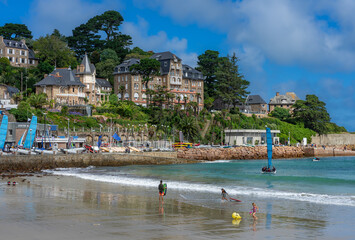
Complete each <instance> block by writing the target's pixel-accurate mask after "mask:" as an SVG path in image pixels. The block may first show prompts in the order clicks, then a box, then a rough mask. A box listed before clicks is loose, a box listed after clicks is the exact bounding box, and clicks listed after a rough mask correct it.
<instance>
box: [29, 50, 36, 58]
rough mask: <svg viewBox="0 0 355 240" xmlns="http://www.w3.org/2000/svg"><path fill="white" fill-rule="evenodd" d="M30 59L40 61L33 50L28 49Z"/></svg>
mask: <svg viewBox="0 0 355 240" xmlns="http://www.w3.org/2000/svg"><path fill="white" fill-rule="evenodd" d="M28 58H29V59H38V58H36V56H35V52H34V51H33V50H32V49H28Z"/></svg>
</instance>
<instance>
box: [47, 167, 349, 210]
mask: <svg viewBox="0 0 355 240" xmlns="http://www.w3.org/2000/svg"><path fill="white" fill-rule="evenodd" d="M91 169H92V167H89V168H86V169H82V168H66V169H55V170H46V172H48V173H52V174H55V175H62V176H72V177H78V178H81V179H85V180H92V181H100V182H107V183H117V184H122V185H129V186H141V187H149V188H156V187H157V181H158V180H157V179H153V178H143V177H134V176H127V174H125V173H123V174H119V173H118V175H108V174H106V175H104V174H102V175H98V174H94V173H91V172H90V170H91ZM168 183H169V190H170V191H171V190H175V191H181V192H210V193H220V189H221V188H222V187H223V188H225V189H228V193H229V194H231V195H238V196H242V195H244V196H254V197H259V198H276V199H286V200H294V201H305V202H311V203H317V204H328V205H342V206H352V207H355V196H351V195H350V196H349V195H327V194H314V193H298V192H286V191H277V190H272V189H261V188H251V187H243V186H225V185H224V186H219V185H216V184H205V183H193V182H184V181H168Z"/></svg>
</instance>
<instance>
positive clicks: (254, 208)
mask: <svg viewBox="0 0 355 240" xmlns="http://www.w3.org/2000/svg"><path fill="white" fill-rule="evenodd" d="M251 205H252V206H253V209H251V214H252V215H253V218H254V220H256V219H258V218H257V217H256V216H255V214H256V212H257V211H258V212H259V207H258V206H256V204H255V203H252V204H251Z"/></svg>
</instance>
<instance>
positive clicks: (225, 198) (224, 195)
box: [221, 188, 228, 201]
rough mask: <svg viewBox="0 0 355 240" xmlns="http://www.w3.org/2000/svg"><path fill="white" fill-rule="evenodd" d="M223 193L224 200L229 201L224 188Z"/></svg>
mask: <svg viewBox="0 0 355 240" xmlns="http://www.w3.org/2000/svg"><path fill="white" fill-rule="evenodd" d="M221 191H222V193H221V195H222V200H226V201H228V199H227V195H228V193H227V192H226V190H224V189H223V188H222V189H221Z"/></svg>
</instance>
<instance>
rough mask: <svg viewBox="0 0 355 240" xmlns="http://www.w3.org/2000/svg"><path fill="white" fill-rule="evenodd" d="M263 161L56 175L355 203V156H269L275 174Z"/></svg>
mask: <svg viewBox="0 0 355 240" xmlns="http://www.w3.org/2000/svg"><path fill="white" fill-rule="evenodd" d="M265 163H266V160H222V161H214V162H205V163H199V164H182V165H155V166H127V167H119V168H118V167H107V168H87V169H69V170H68V169H62V170H60V171H55V173H56V174H62V175H71V176H76V177H80V178H84V179H89V180H95V181H103V182H112V183H119V184H124V185H131V186H137V187H148V188H156V186H157V184H158V182H159V180H160V179H162V180H163V181H164V182H167V183H168V188H169V190H170V191H169V192H171V191H173V192H175V193H176V194H182V196H185V195H186V194H185V193H186V192H188V193H189V194H188V195H190V194H192V193H201V194H202V193H208V194H212V193H213V194H216V193H217V194H218V193H219V192H220V189H221V188H222V187H223V188H225V189H226V190H227V192H228V193H229V194H230V195H234V196H238V197H239V198H246V199H249V198H251V197H252V198H254V199H255V198H261V199H269V198H271V199H279V200H292V201H305V202H310V203H317V204H330V205H345V206H351V207H355V157H328V158H322V159H321V160H320V161H318V162H313V161H312V159H280V160H273V165H274V166H275V167H276V169H277V173H276V174H262V173H261V171H260V170H261V168H262V166H264V165H265Z"/></svg>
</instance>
